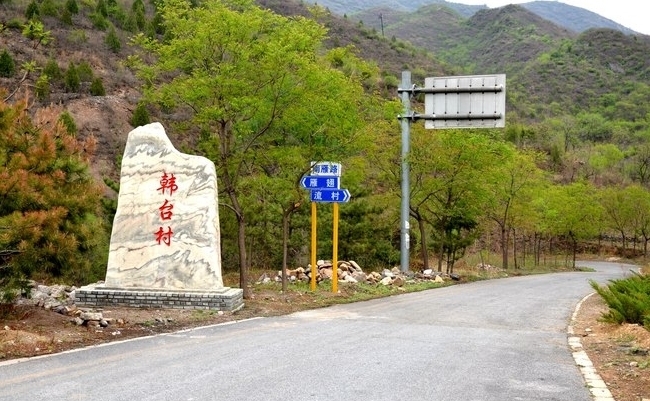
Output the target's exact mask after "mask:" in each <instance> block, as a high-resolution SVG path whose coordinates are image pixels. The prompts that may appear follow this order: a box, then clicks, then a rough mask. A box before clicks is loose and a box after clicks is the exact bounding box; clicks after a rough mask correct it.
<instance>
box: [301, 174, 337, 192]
mask: <svg viewBox="0 0 650 401" xmlns="http://www.w3.org/2000/svg"><path fill="white" fill-rule="evenodd" d="M340 184H341V181H340V179H339V177H335V176H329V177H328V176H316V175H306V176H304V177H302V179H301V180H300V185H301V186H302V187H303V188H305V189H319V188H323V189H339V188H340Z"/></svg>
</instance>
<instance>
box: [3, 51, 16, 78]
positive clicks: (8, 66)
mask: <svg viewBox="0 0 650 401" xmlns="http://www.w3.org/2000/svg"><path fill="white" fill-rule="evenodd" d="M15 73H16V63H15V62H14V59H13V57H11V55H10V54H9V53H8V52H7V51H6V50H3V51H2V53H0V77H5V78H10V77H13V76H14V74H15Z"/></svg>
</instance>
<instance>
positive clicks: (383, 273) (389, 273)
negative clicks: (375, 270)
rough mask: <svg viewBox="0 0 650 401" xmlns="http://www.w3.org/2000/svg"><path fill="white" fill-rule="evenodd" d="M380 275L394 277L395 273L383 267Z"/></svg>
mask: <svg viewBox="0 0 650 401" xmlns="http://www.w3.org/2000/svg"><path fill="white" fill-rule="evenodd" d="M381 275H382V276H383V277H390V278H393V277H395V274H393V272H392V271H390V270H388V269H384V271H383V272H381Z"/></svg>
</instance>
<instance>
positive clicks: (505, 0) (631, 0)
mask: <svg viewBox="0 0 650 401" xmlns="http://www.w3.org/2000/svg"><path fill="white" fill-rule="evenodd" d="M450 1H453V2H454V3H461V4H474V5H487V6H488V7H490V8H494V7H501V6H505V5H507V4H518V3H528V2H530V1H532V0H450ZM560 2H561V3H564V4H568V5H571V6H576V7H580V8H584V9H587V10H589V11H593V12H595V13H596V14H600V15H601V16H603V17H605V18H607V19H610V20H612V21H614V22H617V23H619V24H621V25H623V26H625V27H627V28H630V29H632V30H634V31H636V32H639V33H643V34H645V35H650V19H649V18H648V14H647V11H646V9H645V6H646V5H645V4H642V3H645V1H644V0H561V1H560Z"/></svg>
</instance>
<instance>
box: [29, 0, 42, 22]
mask: <svg viewBox="0 0 650 401" xmlns="http://www.w3.org/2000/svg"><path fill="white" fill-rule="evenodd" d="M40 14H41V12H40V10H39V8H38V4H37V3H36V2H35V1H34V0H32V2H31V3H29V5H28V6H27V8H26V9H25V18H27V19H28V20H30V19H32V18H37V17H38V16H39V15H40Z"/></svg>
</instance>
